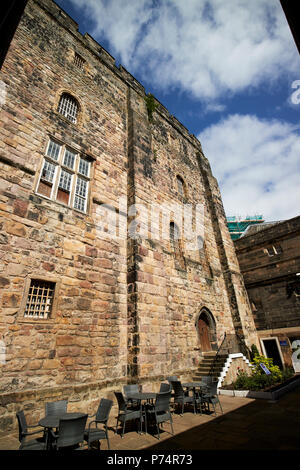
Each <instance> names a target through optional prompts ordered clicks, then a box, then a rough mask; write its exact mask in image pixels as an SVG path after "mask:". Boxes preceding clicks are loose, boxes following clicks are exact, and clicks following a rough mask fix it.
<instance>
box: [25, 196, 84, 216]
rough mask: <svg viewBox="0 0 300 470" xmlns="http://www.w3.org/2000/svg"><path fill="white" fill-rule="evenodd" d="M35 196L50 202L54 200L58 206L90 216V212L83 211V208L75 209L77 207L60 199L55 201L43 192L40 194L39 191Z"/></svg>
mask: <svg viewBox="0 0 300 470" xmlns="http://www.w3.org/2000/svg"><path fill="white" fill-rule="evenodd" d="M34 195H35V196H37V197H39V198H41V199H42V200H45V201H49V202H52V203H53V204H57V205H58V206H60V207H64V208H65V209H69V210H71V211H75V212H76V214H78V215H79V214H81V215H82V216H83V217H86V216H88V215H89V214H88V212H82V211H81V210H79V209H75V207H71V206H68V205H67V204H64V203H62V202H60V201H54V199H50V198H49V197H47V196H44V195H43V194H39V193H34Z"/></svg>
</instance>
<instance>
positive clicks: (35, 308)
mask: <svg viewBox="0 0 300 470" xmlns="http://www.w3.org/2000/svg"><path fill="white" fill-rule="evenodd" d="M54 289H55V283H54V282H47V281H40V280H37V279H32V280H31V284H30V287H29V292H28V298H27V302H26V307H25V313H24V316H25V317H31V318H48V317H49V316H50V313H51V309H52V304H53V297H54Z"/></svg>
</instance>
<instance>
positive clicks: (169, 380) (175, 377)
mask: <svg viewBox="0 0 300 470" xmlns="http://www.w3.org/2000/svg"><path fill="white" fill-rule="evenodd" d="M175 380H178V377H177V375H170V376H169V377H167V381H168V382H174V381H175Z"/></svg>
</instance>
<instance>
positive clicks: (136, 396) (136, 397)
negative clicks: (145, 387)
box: [128, 392, 157, 400]
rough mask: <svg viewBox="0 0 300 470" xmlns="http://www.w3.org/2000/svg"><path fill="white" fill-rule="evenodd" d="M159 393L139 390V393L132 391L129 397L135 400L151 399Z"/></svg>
mask: <svg viewBox="0 0 300 470" xmlns="http://www.w3.org/2000/svg"><path fill="white" fill-rule="evenodd" d="M156 395H157V393H154V392H139V393H130V394H129V395H128V398H132V399H133V400H151V399H154V398H156Z"/></svg>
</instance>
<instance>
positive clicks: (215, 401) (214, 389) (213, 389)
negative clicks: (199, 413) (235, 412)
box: [201, 382, 223, 416]
mask: <svg viewBox="0 0 300 470" xmlns="http://www.w3.org/2000/svg"><path fill="white" fill-rule="evenodd" d="M208 389H209V391H208V392H204V393H203V395H202V397H201V399H202V402H203V403H204V404H207V406H208V411H209V405H210V404H212V406H213V408H214V413H215V416H217V412H216V405H219V407H220V409H221V412H222V414H223V409H222V406H221V403H220V400H219V397H218V383H217V382H212V383H210V384H208Z"/></svg>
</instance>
